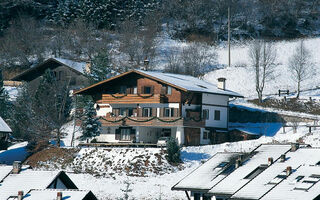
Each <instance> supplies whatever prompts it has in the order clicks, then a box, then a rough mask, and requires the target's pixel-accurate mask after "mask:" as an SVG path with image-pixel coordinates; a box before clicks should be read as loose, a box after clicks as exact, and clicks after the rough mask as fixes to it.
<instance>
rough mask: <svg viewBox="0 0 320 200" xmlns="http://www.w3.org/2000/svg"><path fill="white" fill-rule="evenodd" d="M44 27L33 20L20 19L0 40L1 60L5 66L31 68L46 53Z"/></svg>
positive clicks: (13, 23) (14, 22)
mask: <svg viewBox="0 0 320 200" xmlns="http://www.w3.org/2000/svg"><path fill="white" fill-rule="evenodd" d="M41 28H42V26H41V24H39V23H38V22H37V21H36V20H34V19H33V18H26V17H23V16H22V17H20V18H18V19H16V20H15V21H13V22H12V24H11V26H10V27H9V28H8V29H7V30H6V31H5V33H4V37H2V38H0V58H2V59H1V64H2V65H4V66H14V65H17V64H18V65H22V66H28V67H29V66H30V65H31V64H32V63H33V62H34V61H35V60H41V59H42V57H43V54H44V52H45V38H44V37H43V30H42V29H41Z"/></svg>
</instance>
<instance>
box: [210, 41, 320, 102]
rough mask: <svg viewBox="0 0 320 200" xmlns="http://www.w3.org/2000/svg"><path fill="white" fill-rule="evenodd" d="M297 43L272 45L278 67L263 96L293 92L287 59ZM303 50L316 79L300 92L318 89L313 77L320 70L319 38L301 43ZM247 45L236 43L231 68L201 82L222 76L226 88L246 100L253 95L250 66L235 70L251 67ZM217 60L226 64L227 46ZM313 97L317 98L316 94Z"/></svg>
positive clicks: (221, 48)
mask: <svg viewBox="0 0 320 200" xmlns="http://www.w3.org/2000/svg"><path fill="white" fill-rule="evenodd" d="M299 43H300V40H294V41H280V42H275V43H274V45H275V48H276V50H277V58H276V63H277V64H278V66H277V67H276V69H275V73H274V78H273V79H272V80H270V81H269V82H268V83H267V84H266V87H265V91H264V93H265V94H276V93H277V91H278V89H289V90H290V91H293V90H296V84H295V82H294V81H293V80H292V79H291V77H290V72H289V71H288V66H287V65H288V59H289V57H290V56H291V55H292V54H293V52H294V51H295V47H296V46H297V45H299ZM304 44H305V47H306V48H307V49H309V50H310V51H311V54H312V61H313V63H314V64H315V67H316V69H315V71H314V73H315V76H314V78H311V79H309V80H306V81H305V82H303V83H302V89H310V88H315V87H316V86H320V79H317V78H316V77H317V76H316V75H317V74H318V72H319V71H320V67H319V65H318V63H319V62H320V57H319V56H318V52H319V51H320V38H310V39H305V40H304ZM248 45H249V44H248V43H247V44H237V45H234V46H233V47H232V48H231V63H232V67H230V68H225V69H220V70H216V71H213V72H210V73H208V74H206V75H205V77H204V79H205V80H207V81H210V82H212V83H215V84H216V83H217V78H219V77H225V78H226V79H227V88H228V89H230V90H233V91H236V92H238V93H240V94H242V95H244V96H246V97H252V96H256V92H255V84H254V74H253V71H252V70H251V69H250V68H249V67H235V66H239V65H242V66H244V65H246V66H249V65H250V58H249V56H248V51H249V47H248ZM218 55H219V56H218V59H219V61H218V62H219V63H220V64H222V65H227V64H228V51H227V48H226V47H223V46H222V47H220V48H218ZM316 95H319V93H317V94H316Z"/></svg>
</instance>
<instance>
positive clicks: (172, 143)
mask: <svg viewBox="0 0 320 200" xmlns="http://www.w3.org/2000/svg"><path fill="white" fill-rule="evenodd" d="M167 153H168V155H167V157H166V158H167V160H168V161H169V162H170V163H180V162H181V159H180V146H179V145H178V143H177V141H176V140H175V139H174V138H170V139H169V140H168V142H167Z"/></svg>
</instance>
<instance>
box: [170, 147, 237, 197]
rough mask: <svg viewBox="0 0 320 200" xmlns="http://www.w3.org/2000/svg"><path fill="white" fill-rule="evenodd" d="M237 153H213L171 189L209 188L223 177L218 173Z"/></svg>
mask: <svg viewBox="0 0 320 200" xmlns="http://www.w3.org/2000/svg"><path fill="white" fill-rule="evenodd" d="M238 155H240V153H224V152H223V153H217V154H215V155H214V156H212V157H211V158H210V159H209V160H208V161H207V162H205V163H204V164H203V165H201V166H200V167H198V168H197V169H195V170H194V171H193V172H191V173H190V174H189V175H188V176H186V177H185V178H183V179H182V180H181V181H180V182H178V183H177V184H176V185H175V186H173V187H172V189H173V190H192V189H195V188H196V189H197V191H198V190H209V189H211V188H212V187H213V186H214V185H215V184H216V183H217V182H219V181H220V180H221V179H222V178H224V177H225V176H224V175H220V174H221V172H223V171H224V170H225V169H226V167H228V162H229V161H230V160H231V159H234V158H235V157H236V156H238ZM224 164H225V165H224Z"/></svg>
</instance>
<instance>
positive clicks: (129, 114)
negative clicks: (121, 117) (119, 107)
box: [128, 108, 133, 116]
mask: <svg viewBox="0 0 320 200" xmlns="http://www.w3.org/2000/svg"><path fill="white" fill-rule="evenodd" d="M132 115H133V108H128V116H132Z"/></svg>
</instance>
